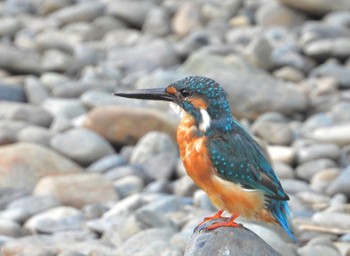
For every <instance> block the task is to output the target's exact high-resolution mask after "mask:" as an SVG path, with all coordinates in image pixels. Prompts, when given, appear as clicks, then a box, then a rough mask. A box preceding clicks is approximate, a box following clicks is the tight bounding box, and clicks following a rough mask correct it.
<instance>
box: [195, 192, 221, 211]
mask: <svg viewBox="0 0 350 256" xmlns="http://www.w3.org/2000/svg"><path fill="white" fill-rule="evenodd" d="M193 204H194V205H195V206H197V207H199V208H202V209H205V210H208V211H215V210H216V208H215V207H214V206H213V204H212V203H211V201H210V199H209V196H208V194H207V193H205V192H204V191H203V190H200V189H199V190H197V191H195V192H194V194H193Z"/></svg>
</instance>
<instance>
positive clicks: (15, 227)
mask: <svg viewBox="0 0 350 256" xmlns="http://www.w3.org/2000/svg"><path fill="white" fill-rule="evenodd" d="M0 234H1V235H3V236H9V237H20V236H22V234H23V230H22V228H21V226H20V225H19V224H18V223H17V222H14V221H11V220H4V219H0Z"/></svg>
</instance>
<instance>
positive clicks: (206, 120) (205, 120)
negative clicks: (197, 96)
mask: <svg viewBox="0 0 350 256" xmlns="http://www.w3.org/2000/svg"><path fill="white" fill-rule="evenodd" d="M200 112H201V114H202V122H201V123H200V124H199V129H200V130H201V131H202V132H205V131H206V130H207V129H208V128H209V127H210V122H211V118H210V116H209V113H208V111H207V110H206V109H204V108H201V109H200Z"/></svg>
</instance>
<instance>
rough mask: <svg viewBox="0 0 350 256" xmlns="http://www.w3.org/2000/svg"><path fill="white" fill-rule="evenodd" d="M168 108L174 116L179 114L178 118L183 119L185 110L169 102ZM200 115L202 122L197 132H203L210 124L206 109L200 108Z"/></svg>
mask: <svg viewBox="0 0 350 256" xmlns="http://www.w3.org/2000/svg"><path fill="white" fill-rule="evenodd" d="M169 106H170V108H171V109H172V110H174V111H175V113H176V114H179V115H180V117H183V116H184V115H185V114H186V112H185V110H183V108H181V107H180V106H179V105H177V104H175V103H173V102H170V103H169ZM199 111H200V113H201V115H202V122H201V123H200V124H199V130H201V131H202V132H205V131H206V130H207V129H208V128H209V127H210V122H211V118H210V116H209V113H208V111H207V110H206V109H204V108H201V109H200V110H199Z"/></svg>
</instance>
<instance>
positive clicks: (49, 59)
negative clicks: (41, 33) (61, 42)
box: [41, 49, 73, 72]
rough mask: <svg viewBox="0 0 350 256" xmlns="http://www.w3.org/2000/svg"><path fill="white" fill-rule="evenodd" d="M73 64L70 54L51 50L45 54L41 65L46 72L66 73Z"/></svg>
mask: <svg viewBox="0 0 350 256" xmlns="http://www.w3.org/2000/svg"><path fill="white" fill-rule="evenodd" d="M72 62H73V60H72V57H71V56H70V55H69V54H67V53H64V52H61V51H59V50H56V49H50V50H47V51H46V52H45V53H44V55H43V58H42V62H41V65H42V68H43V70H45V71H56V72H66V71H68V70H69V68H70V66H71V63H72Z"/></svg>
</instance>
